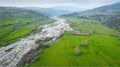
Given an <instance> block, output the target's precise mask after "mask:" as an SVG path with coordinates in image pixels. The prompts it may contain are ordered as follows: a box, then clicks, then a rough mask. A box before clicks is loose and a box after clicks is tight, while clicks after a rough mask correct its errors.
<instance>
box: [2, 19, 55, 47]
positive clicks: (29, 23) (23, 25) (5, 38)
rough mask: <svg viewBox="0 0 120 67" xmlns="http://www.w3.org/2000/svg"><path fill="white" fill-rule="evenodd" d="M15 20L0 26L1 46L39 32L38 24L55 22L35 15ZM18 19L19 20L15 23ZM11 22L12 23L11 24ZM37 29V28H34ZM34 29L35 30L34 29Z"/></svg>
mask: <svg viewBox="0 0 120 67" xmlns="http://www.w3.org/2000/svg"><path fill="white" fill-rule="evenodd" d="M21 20H22V21H20V20H13V21H14V22H11V21H9V22H5V23H3V24H2V23H1V24H2V25H4V26H2V25H1V26H0V37H1V38H0V46H4V45H8V44H10V43H13V42H15V41H17V40H18V39H19V38H22V37H25V36H27V35H29V34H31V33H38V32H40V31H41V30H39V29H37V27H38V26H41V25H44V24H48V23H51V22H54V20H52V19H50V18H42V17H34V18H30V19H21ZM16 21H19V22H17V23H15V22H16ZM9 24H10V25H9ZM34 29H35V30H34ZM33 30H34V31H33Z"/></svg>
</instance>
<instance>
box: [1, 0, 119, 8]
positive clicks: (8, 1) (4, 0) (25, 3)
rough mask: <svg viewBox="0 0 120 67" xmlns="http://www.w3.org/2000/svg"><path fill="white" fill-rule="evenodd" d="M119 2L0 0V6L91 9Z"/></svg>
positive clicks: (116, 0) (91, 0) (93, 0)
mask: <svg viewBox="0 0 120 67" xmlns="http://www.w3.org/2000/svg"><path fill="white" fill-rule="evenodd" d="M117 2H120V0H114V1H113V0H99V1H98V0H84V1H83V0H74V1H73V0H51V1H50V0H40V1H39V0H31V1H29V0H19V1H18V0H0V6H5V7H40V8H50V7H57V6H66V7H67V6H69V7H78V8H81V9H92V8H96V7H100V6H104V5H110V4H113V3H117Z"/></svg>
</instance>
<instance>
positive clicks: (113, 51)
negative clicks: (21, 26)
mask: <svg viewBox="0 0 120 67" xmlns="http://www.w3.org/2000/svg"><path fill="white" fill-rule="evenodd" d="M67 20H68V22H69V23H70V24H71V26H72V28H74V29H75V30H82V31H84V32H90V31H95V32H96V33H94V34H92V35H89V36H77V35H74V34H73V33H72V32H66V33H65V34H64V35H63V36H62V37H61V38H60V39H58V40H57V41H56V42H55V43H53V44H52V46H50V47H49V48H45V49H43V52H42V53H41V54H39V57H40V59H39V60H37V61H36V62H34V63H31V64H30V66H31V67H34V66H87V67H89V66H95V67H97V66H98V67H99V66H100V67H101V66H102V67H103V66H106V67H119V66H120V57H119V56H120V45H119V43H120V40H119V36H120V32H118V31H115V30H113V29H111V28H108V27H106V26H104V25H102V24H100V23H99V22H98V21H96V20H89V19H76V18H68V19H67ZM83 41H87V43H88V45H87V46H83V45H81V43H82V42H83ZM76 47H78V48H79V51H80V54H78V55H76V54H75V52H74V50H75V48H76Z"/></svg>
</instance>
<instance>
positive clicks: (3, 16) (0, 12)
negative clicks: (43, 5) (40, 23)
mask: <svg viewBox="0 0 120 67" xmlns="http://www.w3.org/2000/svg"><path fill="white" fill-rule="evenodd" d="M43 16H44V15H43V14H42V13H37V12H35V11H30V10H26V9H22V8H16V7H0V22H1V21H5V20H13V19H17V18H24V19H25V18H33V17H43Z"/></svg>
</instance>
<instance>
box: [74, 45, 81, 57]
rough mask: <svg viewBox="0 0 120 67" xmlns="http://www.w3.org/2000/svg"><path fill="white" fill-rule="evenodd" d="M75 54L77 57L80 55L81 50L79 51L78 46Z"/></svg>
mask: <svg viewBox="0 0 120 67" xmlns="http://www.w3.org/2000/svg"><path fill="white" fill-rule="evenodd" d="M74 53H75V55H79V54H80V50H79V47H78V46H77V47H76V48H75V49H74Z"/></svg>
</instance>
